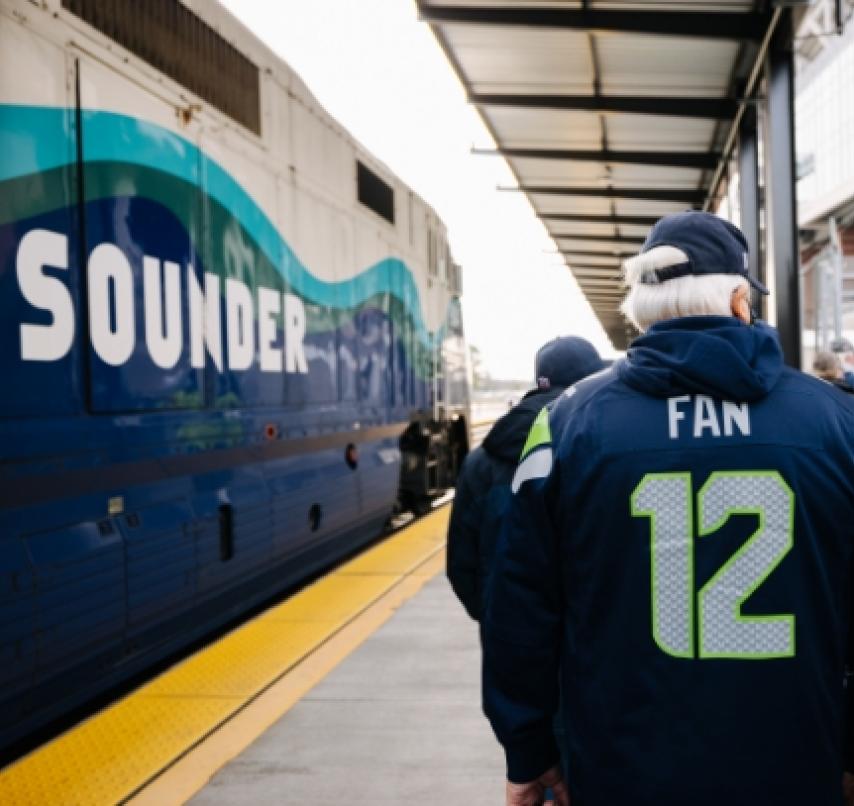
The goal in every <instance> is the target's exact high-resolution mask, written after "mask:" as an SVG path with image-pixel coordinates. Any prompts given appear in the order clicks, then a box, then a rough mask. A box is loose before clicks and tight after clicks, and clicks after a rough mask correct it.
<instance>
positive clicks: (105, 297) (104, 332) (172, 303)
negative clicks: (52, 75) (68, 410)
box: [77, 53, 217, 650]
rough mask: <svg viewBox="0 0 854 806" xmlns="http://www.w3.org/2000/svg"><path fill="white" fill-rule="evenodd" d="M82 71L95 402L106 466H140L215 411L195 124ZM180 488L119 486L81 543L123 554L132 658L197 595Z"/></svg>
mask: <svg viewBox="0 0 854 806" xmlns="http://www.w3.org/2000/svg"><path fill="white" fill-rule="evenodd" d="M77 65H78V68H77V69H78V88H79V89H78V103H79V114H78V117H79V121H80V137H81V143H80V159H81V161H82V165H81V177H82V188H81V198H82V199H83V201H84V204H83V217H84V222H85V226H84V243H85V249H84V254H85V256H86V270H85V272H84V278H85V282H86V287H87V296H88V306H87V308H86V318H87V320H88V321H87V324H88V338H87V342H88V349H89V353H88V373H87V374H86V377H87V380H88V390H87V392H88V408H89V411H90V413H91V415H92V416H93V417H94V418H97V419H98V420H100V423H99V425H98V426H97V427H96V428H97V430H99V431H100V432H101V433H103V434H104V444H103V446H101V450H102V451H103V454H104V461H105V462H110V463H111V462H116V463H124V462H127V463H135V462H140V461H145V460H148V459H149V457H150V456H152V451H154V454H153V455H155V456H157V455H158V454H160V453H162V452H164V451H166V452H169V451H170V450H171V449H173V448H172V446H175V447H176V448H178V446H181V447H180V448H178V449H180V450H186V446H192V444H193V440H194V430H193V429H194V426H193V422H194V421H193V419H192V412H194V411H199V410H201V409H202V408H203V407H204V406H205V403H206V371H207V369H208V368H209V366H210V364H211V360H212V359H211V357H210V354H214V355H216V353H217V348H215V347H212V346H211V345H208V350H207V352H205V351H204V350H202V349H199V347H198V341H199V340H200V339H201V335H200V334H201V331H202V330H203V325H202V323H201V322H199V321H193V314H192V313H191V310H190V307H191V306H190V304H189V295H190V294H191V293H195V294H201V293H202V291H203V289H204V282H203V277H204V270H205V268H206V267H205V265H204V261H203V259H202V256H201V255H200V252H199V249H198V243H199V235H200V232H201V217H200V209H201V205H200V201H199V191H198V187H199V152H198V148H197V144H196V143H197V140H198V127H197V124H195V122H194V121H193V120H192V119H191V118H190V117H189V116H187V115H185V114H184V112H183V110H182V108H181V106H180V104H177V105H176V103H174V102H171V101H170V100H167V99H166V98H165V97H160V96H158V95H156V94H154V93H153V92H152V91H149V90H148V89H146V88H144V87H142V86H140V85H139V84H137V83H135V82H134V81H132V80H131V79H130V78H129V77H128V76H127V75H124V74H122V73H121V72H119V71H117V70H115V69H112V68H110V67H109V66H107V65H105V64H103V63H101V62H99V61H96V60H94V59H91V58H89V57H88V56H87V55H86V54H85V53H79V54H78V59H77ZM202 315H204V309H202ZM198 436H199V438H200V439H201V438H202V437H203V434H199V435H198ZM155 446H156V447H155ZM131 466H133V465H131ZM184 489H185V486H184V485H183V484H175V483H163V482H160V481H158V480H156V479H155V480H153V481H152V482H151V483H147V484H144V485H143V484H139V485H136V486H134V485H131V486H129V487H125V488H123V489H121V490H117V491H116V493H117V494H120V495H119V498H118V501H119V504H118V505H117V507H116V511H115V513H114V518H113V520H112V521H111V522H110V524H109V526H110V529H111V531H110V533H109V535H108V536H107V537H108V538H109V539H106V538H105V537H104V535H103V533H102V534H101V537H100V538H98V539H91V540H88V542H84V541H82V540H81V541H78V542H79V544H80V546H81V551H82V550H83V549H84V548H85V549H86V550H87V551H91V552H99V553H101V554H106V551H107V547H108V546H110V545H112V546H113V548H114V549H118V551H116V552H115V554H114V555H111V559H110V562H111V563H113V564H115V565H116V566H117V568H118V569H119V570H120V571H121V574H122V577H123V579H122V588H123V590H122V593H121V595H119V596H116V597H114V598H113V599H112V600H111V603H110V606H109V608H107V609H105V610H102V615H104V616H105V617H106V615H105V614H107V613H110V614H112V618H113V619H114V621H115V622H116V626H119V624H121V626H122V628H123V629H125V630H126V636H127V637H128V640H129V644H128V648H129V649H131V650H133V649H136V648H139V647H138V644H139V641H140V640H141V639H140V638H139V636H142V635H144V634H146V633H148V632H149V631H150V630H152V629H153V628H154V627H160V625H163V624H165V623H167V622H168V621H169V620H170V617H171V615H173V614H176V613H178V612H180V611H181V610H182V609H185V608H187V607H189V606H190V605H191V604H192V601H193V598H194V596H195V589H196V546H195V541H194V532H193V530H192V528H191V524H192V520H193V513H192V511H191V510H190V506H189V501H188V499H187V497H186V494H185V493H184ZM104 528H106V527H104ZM111 541H112V543H111ZM113 544H115V545H113ZM104 562H107V560H106V559H105V560H104ZM164 604H168V606H167V607H163V606H161V605H164ZM161 633H162V629H161ZM160 637H161V638H163V637H165V634H161V636H160ZM152 640H156V636H155V638H153V639H152Z"/></svg>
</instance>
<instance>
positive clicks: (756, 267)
mask: <svg viewBox="0 0 854 806" xmlns="http://www.w3.org/2000/svg"><path fill="white" fill-rule="evenodd" d="M758 137H759V129H758V125H757V114H756V107H755V106H748V107H747V108H746V109H745V110H744V114H743V115H742V118H741V121H740V122H739V126H738V195H739V207H740V208H741V231H742V232H743V233H744V237H745V238H746V239H747V254H748V264H747V268H748V272H749V273H750V276H751V277H753V278H755V279H757V280H760V281H761V282H763V283H764V282H765V277H764V275H765V267H764V265H763V264H762V255H761V252H760V249H761V246H760V240H759V147H758ZM762 305H763V306H764V305H765V301H764V300H763V301H762ZM763 314H764V315H767V311H763Z"/></svg>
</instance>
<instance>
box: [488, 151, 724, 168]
mask: <svg viewBox="0 0 854 806" xmlns="http://www.w3.org/2000/svg"><path fill="white" fill-rule="evenodd" d="M471 153H472V154H482V155H486V156H503V157H526V158H531V159H541V160H567V161H571V162H609V163H617V164H625V165H656V166H660V167H666V168H697V169H699V170H713V169H714V168H715V167H717V164H718V160H719V159H720V156H721V155H720V154H719V153H717V152H716V151H613V150H611V149H600V150H598V151H596V150H590V149H574V148H473V149H472V150H471Z"/></svg>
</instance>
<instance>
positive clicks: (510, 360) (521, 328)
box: [221, 0, 614, 379]
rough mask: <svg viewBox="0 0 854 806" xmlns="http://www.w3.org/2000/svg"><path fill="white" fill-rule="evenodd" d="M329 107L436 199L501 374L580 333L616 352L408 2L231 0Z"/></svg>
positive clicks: (471, 329)
mask: <svg viewBox="0 0 854 806" xmlns="http://www.w3.org/2000/svg"><path fill="white" fill-rule="evenodd" d="M221 1H222V2H223V4H224V5H225V6H226V7H227V8H228V9H229V10H230V11H231V12H232V13H233V14H234V15H235V16H237V17H238V18H239V19H240V20H241V21H242V22H243V23H244V25H246V26H247V27H248V28H249V29H250V30H251V31H252V32H253V33H254V34H255V35H256V36H258V37H259V38H260V39H262V40H263V41H264V42H265V43H266V44H267V45H268V46H269V47H270V48H271V49H272V50H273V51H274V52H276V53H277V54H278V55H279V56H280V57H281V58H282V59H283V60H284V61H286V62H287V63H288V64H289V65H290V66H291V67H292V68H293V69H294V70H295V71H296V72H297V73H298V74H299V75H300V76H301V78H302V79H303V81H305V83H306V84H307V85H308V87H309V89H310V90H311V91H312V92H313V93H314V95H315V96H316V97H317V99H318V100H319V101H320V103H321V104H323V106H324V107H325V108H326V110H327V111H328V112H329V113H330V114H332V115H333V116H334V117H335V118H336V119H337V120H338V121H339V122H340V123H341V124H342V125H343V126H344V127H345V128H347V129H348V130H349V131H350V132H351V133H352V134H353V135H354V136H355V137H356V138H357V139H358V140H359V141H360V142H361V143H362V144H363V145H364V146H366V147H367V148H368V150H370V151H371V152H372V153H373V154H375V155H376V156H377V157H378V158H379V159H380V160H382V161H383V162H384V163H385V164H386V165H388V167H389V168H390V169H391V170H392V171H394V173H396V174H397V175H398V176H399V177H400V178H401V179H402V180H403V181H404V182H406V183H407V184H408V185H409V186H410V187H411V188H412V189H413V190H415V192H416V193H418V194H419V195H420V196H421V197H422V198H424V199H425V200H426V201H427V202H428V203H429V204H431V205H432V206H433V207H434V209H435V210H436V211H437V213H438V214H439V216H440V217H441V218H442V220H443V221H444V222H445V224H446V225H447V227H448V239H449V241H450V245H451V251H452V252H453V254H454V259H455V260H456V261H457V262H458V263H460V264H461V265H462V267H463V287H464V290H463V317H464V325H465V328H466V337H467V339H468V342H469V344H472V345H475V346H477V348H478V349H479V350H480V352H481V355H482V358H483V363H484V367H485V369H486V370H487V371H488V372H489V374H490V375H492V376H493V377H495V378H508V379H509V378H518V379H533V356H534V354H535V352H536V350H537V348H538V347H539V346H540V345H541V344H543V343H545V342H546V341H548V340H549V339H552V338H554V337H555V336H560V335H568V334H574V335H579V336H584V337H585V338H587V339H590V341H592V342H593V344H594V345H595V346H596V347H597V349H599V350H600V352H602V354H603V355H605V356H612V355H614V352H613V348H612V347H611V343H610V341H609V340H608V337H607V336H606V335H605V332H604V330H603V329H602V327H601V326H600V324H599V322H598V320H597V319H596V316H595V315H594V313H593V311H592V309H591V308H590V306H589V305H588V303H587V302H586V300H585V299H584V296H583V294H582V293H581V291H580V290H579V289H578V286H577V284H576V283H575V280H574V279H573V278H572V275H571V273H570V271H569V269H568V268H567V267H566V266H565V265H564V264H563V262H562V261H561V259H560V257H559V256H558V255H557V254H555V253H554V250H555V245H554V243H553V242H552V241H551V240H550V239H549V237H548V235H547V233H546V230H545V228H544V226H543V225H542V223H541V222H540V221H539V219H537V218H536V216H535V215H534V212H533V210H532V208H531V206H530V204H529V203H528V201H527V199H526V198H525V196H524V195H523V194H521V193H508V192H501V191H498V190H497V189H496V186H497V185H513V184H515V183H514V180H513V176H512V174H511V172H510V170H509V168H508V167H507V164H506V163H505V161H504V160H503V159H502V158H501V157H492V156H480V155H474V154H471V153H470V152H471V147H472V146H478V147H485V148H492V147H494V145H495V144H494V142H493V141H492V139H491V137H490V135H489V132H488V131H487V130H486V127H485V126H484V125H483V123H482V121H481V119H480V117H479V116H478V114H477V112H476V111H475V109H474V107H472V106H470V105H469V104H468V103H467V101H466V98H465V92H464V90H463V88H462V86H461V84H460V82H459V80H458V79H457V77H456V75H455V74H454V72H453V70H452V68H451V66H450V65H449V63H448V61H447V60H446V58H445V55H444V53H443V52H442V50H441V48H440V47H439V45H438V43H437V42H436V40H435V38H434V37H433V34H432V32H431V30H430V28H429V26H427V25H426V24H424V23H421V22H419V21H418V18H417V10H416V7H415V3H414V1H411V0H357V1H355V0H311V1H310V2H307V0H278V1H277V2H270V1H269V0H221Z"/></svg>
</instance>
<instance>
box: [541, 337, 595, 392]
mask: <svg viewBox="0 0 854 806" xmlns="http://www.w3.org/2000/svg"><path fill="white" fill-rule="evenodd" d="M535 364H536V366H535V372H536V375H537V386H539V387H540V389H549V388H551V387H555V386H560V387H567V386H572V385H573V384H574V383H576V382H577V381H580V380H581V379H582V378H586V377H587V376H588V375H592V374H593V373H594V372H599V370H601V369H604V368H605V363H604V362H603V361H602V359H601V358H600V357H599V353H598V352H596V348H595V347H594V346H593V345H592V344H591V343H590V342H589V341H587V339H582V338H581V337H580V336H560V337H558V338H556V339H552V340H551V341H549V342H546V343H545V344H544V345H543V346H542V347H540V349H539V350H537V357H536V359H535Z"/></svg>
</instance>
